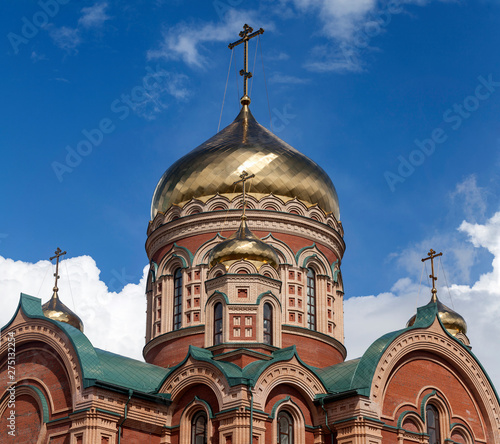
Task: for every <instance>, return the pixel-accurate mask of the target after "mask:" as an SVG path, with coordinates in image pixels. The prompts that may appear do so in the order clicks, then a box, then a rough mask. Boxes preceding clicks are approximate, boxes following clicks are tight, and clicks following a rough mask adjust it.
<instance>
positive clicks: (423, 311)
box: [316, 301, 500, 402]
mask: <svg viewBox="0 0 500 444" xmlns="http://www.w3.org/2000/svg"><path fill="white" fill-rule="evenodd" d="M436 317H437V319H438V321H439V322H440V323H441V320H440V319H439V315H438V306H437V303H436V302H432V301H431V302H429V303H428V304H427V305H424V306H423V307H419V308H418V309H417V315H416V319H415V323H414V324H413V325H412V326H411V327H406V328H403V329H401V330H397V331H394V332H390V333H387V334H385V335H383V336H381V337H380V338H378V339H377V340H376V341H375V342H373V343H372V344H371V345H370V347H368V349H367V350H366V351H365V353H364V354H363V356H362V357H361V358H357V359H353V360H350V361H346V362H343V363H341V364H336V365H332V366H330V367H326V368H324V369H316V372H317V374H319V375H321V377H322V379H323V381H324V382H325V385H326V387H327V390H328V394H327V395H325V397H328V396H329V395H336V394H341V393H342V392H353V393H357V394H359V395H363V396H370V388H371V385H372V379H373V376H374V374H375V370H376V368H377V365H378V363H379V361H380V359H381V357H382V355H383V354H384V352H385V351H386V350H387V348H388V347H389V345H390V344H391V343H392V342H393V341H394V340H396V338H397V337H398V336H400V335H401V334H403V333H404V332H406V331H409V330H414V329H417V328H428V327H430V326H431V325H432V324H433V322H434V320H435V319H436ZM441 326H442V327H443V331H444V332H445V333H446V334H447V335H448V336H449V337H450V338H451V339H453V340H454V341H455V342H456V343H457V344H458V345H460V346H461V347H462V349H463V350H464V351H465V352H466V353H468V354H469V355H470V356H471V357H472V358H473V359H474V360H475V361H476V362H477V363H478V364H479V366H480V367H481V369H482V370H483V372H484V374H485V375H486V378H487V379H488V381H489V382H490V384H491V386H492V387H493V390H494V392H495V396H496V397H497V399H499V398H498V395H497V392H496V390H495V387H494V386H493V384H492V383H491V380H490V378H489V376H488V374H487V373H486V371H485V370H484V368H483V366H482V365H481V363H480V362H479V360H478V359H477V358H476V357H475V356H474V354H473V353H472V352H471V351H470V349H469V348H468V347H467V346H466V345H465V344H464V343H462V342H461V341H459V340H458V339H457V338H455V337H454V336H453V335H451V334H450V333H449V332H448V331H447V330H446V328H445V327H444V326H443V324H442V323H441ZM499 402H500V400H499Z"/></svg>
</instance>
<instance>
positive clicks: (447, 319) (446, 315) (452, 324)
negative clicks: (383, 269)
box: [406, 249, 468, 345]
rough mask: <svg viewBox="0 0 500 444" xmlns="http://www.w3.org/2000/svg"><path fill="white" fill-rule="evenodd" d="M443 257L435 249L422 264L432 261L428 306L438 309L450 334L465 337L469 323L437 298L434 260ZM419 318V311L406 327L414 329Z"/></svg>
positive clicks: (466, 341)
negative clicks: (430, 294)
mask: <svg viewBox="0 0 500 444" xmlns="http://www.w3.org/2000/svg"><path fill="white" fill-rule="evenodd" d="M442 255H443V253H436V252H435V251H434V250H433V249H431V250H430V251H429V252H428V253H427V256H428V257H425V258H423V259H422V262H425V261H428V260H429V259H430V261H431V274H430V275H429V277H430V278H431V279H432V290H431V293H432V298H431V300H430V302H429V303H428V304H427V306H431V305H433V306H435V307H436V309H437V314H438V316H439V319H440V320H441V323H442V324H443V327H444V328H445V329H446V330H447V331H448V333H450V334H451V335H453V336H457V334H459V333H460V334H461V335H464V336H465V334H466V333H467V323H466V322H465V319H464V318H463V317H462V316H461V315H460V314H458V313H457V312H456V311H454V310H452V309H451V308H449V307H447V306H446V305H444V304H443V303H442V302H441V301H440V300H439V299H438V297H437V289H436V281H437V277H436V276H435V275H434V258H436V257H439V256H442ZM417 316H418V311H417V314H416V315H413V316H412V317H411V318H410V320H409V321H408V322H407V324H406V326H407V327H412V326H413V325H414V324H415V322H416V320H417ZM460 340H464V338H463V337H461V338H460ZM464 343H466V345H468V339H467V338H466V337H465V341H464Z"/></svg>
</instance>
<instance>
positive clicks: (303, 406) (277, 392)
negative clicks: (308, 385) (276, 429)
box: [264, 384, 312, 425]
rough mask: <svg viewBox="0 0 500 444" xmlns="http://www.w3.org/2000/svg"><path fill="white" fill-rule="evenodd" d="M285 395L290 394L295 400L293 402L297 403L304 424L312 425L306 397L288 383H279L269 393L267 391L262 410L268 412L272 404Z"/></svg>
mask: <svg viewBox="0 0 500 444" xmlns="http://www.w3.org/2000/svg"><path fill="white" fill-rule="evenodd" d="M287 396H290V398H291V399H292V401H293V402H295V404H297V406H298V407H299V409H300V410H301V411H302V413H303V414H304V420H305V422H306V424H307V425H312V415H311V412H310V411H309V405H308V404H307V401H306V399H305V398H304V396H302V393H300V392H299V391H298V390H297V389H296V388H295V387H292V386H291V385H288V384H280V385H278V386H277V387H274V388H273V389H272V390H271V393H269V396H268V397H267V400H266V407H265V409H264V411H265V412H266V413H269V414H270V413H271V411H272V409H273V406H274V404H276V403H277V402H278V401H281V400H282V399H285V398H286V397H287Z"/></svg>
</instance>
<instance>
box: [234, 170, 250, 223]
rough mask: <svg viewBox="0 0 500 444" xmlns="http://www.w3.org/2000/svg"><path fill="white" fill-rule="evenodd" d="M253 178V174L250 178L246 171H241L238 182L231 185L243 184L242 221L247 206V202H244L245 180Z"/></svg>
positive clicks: (244, 217)
mask: <svg viewBox="0 0 500 444" xmlns="http://www.w3.org/2000/svg"><path fill="white" fill-rule="evenodd" d="M254 177H255V174H251V175H250V176H249V175H248V173H247V172H246V171H243V172H242V173H241V175H240V180H237V181H236V182H234V183H233V185H237V184H239V183H242V184H243V214H242V216H241V218H242V219H246V215H245V208H246V206H247V200H246V192H245V191H246V187H245V184H246V181H247V180H250V179H252V178H254Z"/></svg>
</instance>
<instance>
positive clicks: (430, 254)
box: [422, 248, 443, 302]
mask: <svg viewBox="0 0 500 444" xmlns="http://www.w3.org/2000/svg"><path fill="white" fill-rule="evenodd" d="M442 255H443V253H442V252H441V253H437V254H436V252H435V251H434V250H433V249H432V248H431V249H430V251H429V252H428V253H427V256H428V257H425V258H423V259H422V262H425V261H428V260H429V259H430V260H431V269H432V274H430V275H429V277H430V278H431V279H432V290H431V292H432V302H436V301H437V289H436V281H437V277H436V276H434V258H435V257H439V256H442Z"/></svg>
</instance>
